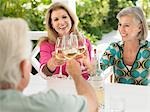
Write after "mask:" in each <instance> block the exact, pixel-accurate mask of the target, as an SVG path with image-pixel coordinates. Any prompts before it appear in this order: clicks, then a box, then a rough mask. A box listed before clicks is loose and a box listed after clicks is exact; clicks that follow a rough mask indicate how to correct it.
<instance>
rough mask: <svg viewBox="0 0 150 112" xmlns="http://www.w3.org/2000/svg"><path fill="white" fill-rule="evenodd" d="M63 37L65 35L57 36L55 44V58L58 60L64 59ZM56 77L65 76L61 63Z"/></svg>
mask: <svg viewBox="0 0 150 112" xmlns="http://www.w3.org/2000/svg"><path fill="white" fill-rule="evenodd" d="M64 38H65V37H58V38H57V40H56V45H55V51H56V55H55V56H56V58H57V59H59V60H66V59H65V57H64V53H63V50H64V44H65V43H64ZM57 77H58V78H64V77H66V76H65V75H63V74H62V65H60V69H59V74H58V75H57Z"/></svg>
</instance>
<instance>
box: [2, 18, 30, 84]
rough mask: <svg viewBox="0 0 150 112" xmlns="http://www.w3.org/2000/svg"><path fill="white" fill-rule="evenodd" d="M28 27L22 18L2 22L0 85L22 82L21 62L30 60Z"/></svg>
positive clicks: (6, 19) (7, 19)
mask: <svg viewBox="0 0 150 112" xmlns="http://www.w3.org/2000/svg"><path fill="white" fill-rule="evenodd" d="M27 32H28V25H27V23H26V22H25V21H24V20H23V19H20V18H17V19H15V18H5V19H2V20H0V83H9V84H14V85H15V86H16V84H17V83H18V82H19V81H20V78H21V73H20V62H21V61H22V60H24V59H27V58H29V56H30V52H31V42H30V40H29V39H28V38H27Z"/></svg>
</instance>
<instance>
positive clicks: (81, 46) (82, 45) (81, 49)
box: [78, 33, 86, 71]
mask: <svg viewBox="0 0 150 112" xmlns="http://www.w3.org/2000/svg"><path fill="white" fill-rule="evenodd" d="M85 51H86V38H85V37H84V35H83V34H82V33H79V38H78V55H82V54H84V53H85ZM80 63H81V70H82V71H84V70H85V67H84V65H83V60H82V59H81V60H80Z"/></svg>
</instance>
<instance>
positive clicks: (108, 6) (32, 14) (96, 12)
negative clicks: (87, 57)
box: [0, 0, 150, 44]
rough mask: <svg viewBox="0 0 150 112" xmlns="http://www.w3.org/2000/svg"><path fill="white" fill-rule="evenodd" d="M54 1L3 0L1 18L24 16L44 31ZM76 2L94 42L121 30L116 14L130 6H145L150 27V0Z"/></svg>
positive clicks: (35, 28) (81, 26)
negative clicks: (118, 26) (118, 27)
mask: <svg viewBox="0 0 150 112" xmlns="http://www.w3.org/2000/svg"><path fill="white" fill-rule="evenodd" d="M59 1H62V0H59ZM51 3H52V0H0V17H22V18H24V19H25V20H26V21H27V22H28V24H29V26H30V30H31V31H44V30H45V22H44V18H45V12H46V10H47V8H48V7H49V5H50V4H51ZM75 5H76V6H75V8H76V13H77V15H78V17H79V21H80V23H79V29H80V30H81V31H82V32H84V34H85V35H86V36H87V37H88V38H89V39H90V41H91V42H92V44H95V43H96V42H97V41H99V40H101V38H102V36H103V35H104V34H107V33H109V32H111V31H113V30H116V29H117V19H116V14H117V13H118V12H119V11H120V10H121V9H122V8H124V7H127V6H139V7H141V8H142V9H143V11H144V13H145V17H146V18H147V21H148V23H149V29H150V0H75Z"/></svg>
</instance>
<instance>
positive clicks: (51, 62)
mask: <svg viewBox="0 0 150 112" xmlns="http://www.w3.org/2000/svg"><path fill="white" fill-rule="evenodd" d="M45 20H46V29H47V32H48V37H45V38H41V39H40V42H39V44H40V63H41V67H40V71H42V72H43V73H44V74H45V76H52V75H56V74H58V73H59V70H60V66H61V65H62V74H63V75H64V76H68V74H67V73H66V70H65V66H66V65H65V61H64V60H60V59H57V58H56V57H55V55H54V52H55V44H56V39H57V38H58V37H61V38H65V36H66V35H70V34H71V33H72V32H73V33H75V34H76V35H77V36H78V37H79V35H80V32H79V31H78V28H77V26H78V18H77V16H76V14H75V13H73V12H72V10H71V9H69V8H68V7H67V6H66V5H64V4H62V3H59V2H56V3H53V4H51V6H50V7H49V9H48V10H47V13H46V19H45ZM86 47H87V50H88V60H89V61H90V59H91V44H90V42H89V40H88V39H86ZM83 62H84V61H83ZM82 76H83V77H84V78H85V79H88V78H89V74H88V72H85V71H84V72H82Z"/></svg>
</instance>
